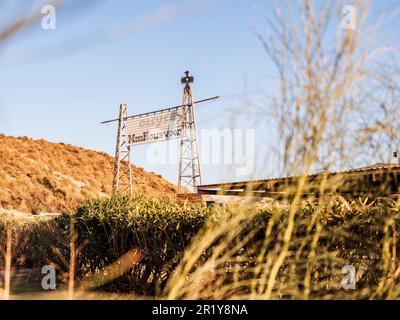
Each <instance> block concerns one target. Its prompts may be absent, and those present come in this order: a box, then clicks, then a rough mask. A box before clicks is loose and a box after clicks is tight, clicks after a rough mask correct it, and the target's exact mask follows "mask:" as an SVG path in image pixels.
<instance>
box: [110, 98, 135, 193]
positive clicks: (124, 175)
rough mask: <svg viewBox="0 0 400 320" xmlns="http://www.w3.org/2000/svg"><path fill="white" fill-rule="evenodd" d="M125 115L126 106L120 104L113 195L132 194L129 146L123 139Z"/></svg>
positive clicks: (126, 114)
mask: <svg viewBox="0 0 400 320" xmlns="http://www.w3.org/2000/svg"><path fill="white" fill-rule="evenodd" d="M127 117H128V106H127V105H126V104H121V105H120V107H119V119H118V131H117V144H116V148H115V166H114V179H113V195H115V194H117V193H128V194H132V166H131V148H130V147H129V146H126V141H125V132H126V119H127ZM124 163H125V164H126V165H127V168H124V166H123V164H124Z"/></svg>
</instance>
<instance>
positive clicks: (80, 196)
mask: <svg viewBox="0 0 400 320" xmlns="http://www.w3.org/2000/svg"><path fill="white" fill-rule="evenodd" d="M113 168H114V158H113V157H111V156H109V155H107V154H105V153H102V152H96V151H91V150H85V149H82V148H79V147H75V146H72V145H66V144H63V143H51V142H48V141H45V140H43V139H42V140H33V139H29V138H26V137H19V138H14V137H10V136H4V135H0V207H3V208H5V209H15V210H19V211H23V212H31V213H39V212H60V211H62V210H68V209H73V208H75V207H76V206H77V205H78V204H79V203H80V202H82V201H83V200H85V199H86V198H93V197H95V198H98V197H106V196H109V195H110V194H111V191H112V178H113ZM132 168H133V179H134V181H138V183H134V186H133V191H135V192H141V193H145V194H148V195H151V196H154V197H161V196H173V195H174V194H175V193H176V187H175V186H174V185H173V184H171V183H169V182H167V181H166V180H164V179H163V178H162V177H160V176H158V175H156V174H154V173H148V172H145V171H144V170H143V169H142V168H139V167H136V166H132Z"/></svg>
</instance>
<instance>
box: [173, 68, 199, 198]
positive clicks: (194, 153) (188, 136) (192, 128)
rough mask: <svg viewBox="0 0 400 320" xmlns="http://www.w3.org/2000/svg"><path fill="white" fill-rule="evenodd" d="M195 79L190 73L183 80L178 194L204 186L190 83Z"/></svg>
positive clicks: (187, 72) (186, 73)
mask: <svg viewBox="0 0 400 320" xmlns="http://www.w3.org/2000/svg"><path fill="white" fill-rule="evenodd" d="M193 80H194V79H193V77H192V76H189V71H186V72H185V76H184V77H183V78H182V79H181V83H182V84H184V85H185V86H184V88H183V103H182V106H183V110H182V131H181V142H180V159H179V180H178V192H179V193H181V192H182V188H187V189H192V190H193V191H194V192H196V191H197V186H199V185H202V184H203V179H202V175H201V162H200V153H199V147H198V143H197V132H196V115H195V110H194V103H193V95H192V89H191V87H190V83H193Z"/></svg>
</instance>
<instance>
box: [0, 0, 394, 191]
mask: <svg viewBox="0 0 400 320" xmlns="http://www.w3.org/2000/svg"><path fill="white" fill-rule="evenodd" d="M7 2H8V3H9V4H10V5H9V6H8V10H6V9H7V8H6V7H7V5H4V4H3V5H2V7H1V8H0V10H3V11H2V12H0V16H1V17H3V18H10V17H11V14H12V8H14V7H18V5H21V4H22V3H26V2H25V1H7ZM32 2H35V1H32ZM78 2H79V1H78ZM83 2H84V1H81V3H83ZM94 3H95V4H93V5H86V6H85V7H83V8H80V6H79V5H78V6H77V8H72V7H67V8H65V9H60V10H59V12H57V29H56V30H54V31H44V30H42V29H41V27H40V22H39V23H38V24H37V25H35V26H34V27H33V29H32V30H31V31H29V32H28V33H26V34H24V35H21V36H19V37H17V38H16V39H14V40H13V41H12V42H10V43H8V44H7V45H6V46H5V47H3V48H2V52H1V55H0V132H1V133H5V134H10V135H14V136H23V135H26V136H29V137H32V138H37V139H39V138H44V139H46V140H49V141H54V142H65V143H71V144H74V145H78V146H81V147H84V148H89V149H94V150H101V151H106V152H108V153H110V154H113V152H114V148H115V133H116V132H115V131H116V127H115V126H104V125H100V121H102V120H106V119H110V118H115V117H116V116H117V112H118V106H119V104H120V103H121V102H125V103H127V104H128V105H129V108H130V113H131V114H134V113H141V112H147V111H152V110H154V109H156V108H158V107H167V106H173V105H177V104H179V103H180V102H181V99H182V87H181V84H180V77H181V74H182V72H183V71H185V70H186V69H188V70H190V71H191V72H192V73H193V74H194V76H195V78H196V81H195V84H194V88H193V90H194V94H195V98H196V99H201V98H206V97H210V96H214V95H220V96H221V97H222V98H221V100H220V101H218V102H216V103H211V104H204V105H201V106H200V105H199V106H198V109H197V116H198V126H199V129H202V128H214V127H215V128H228V127H229V126H230V124H229V118H228V114H227V112H228V111H229V110H231V109H232V108H235V107H238V106H240V105H242V104H243V101H244V99H245V97H244V95H243V92H244V91H245V90H247V92H248V95H251V96H253V99H254V98H256V99H257V96H259V95H260V93H259V91H260V90H263V91H265V93H266V94H273V92H272V90H271V88H272V84H271V82H272V81H273V77H274V74H275V71H274V69H273V67H272V64H271V62H270V61H269V60H268V57H267V55H266V54H265V52H264V50H263V48H262V46H261V45H260V43H259V41H258V40H257V39H256V37H255V36H254V34H253V33H252V32H251V31H250V29H251V28H252V27H254V26H255V25H256V24H257V21H259V20H260V19H259V18H257V16H258V15H259V13H260V12H261V13H262V14H264V15H268V14H269V12H270V11H269V10H270V8H271V7H272V5H273V4H279V1H273V2H272V4H271V3H269V2H267V1H262V0H205V1H203V0H197V1H195V0H193V1H191V0H186V1H185V0H183V1H182V0H176V1H160V0H154V1H128V0H127V1H123V0H120V1H110V0H109V1H106V0H104V1H94ZM395 3H396V2H395V1H380V2H379V3H376V4H374V7H373V10H376V12H378V11H379V10H382V8H385V7H389V8H390V7H393V6H394V4H395ZM25 5H26V4H25ZM73 9H78V10H77V11H75V10H73ZM3 22H4V19H3V21H2V22H1V23H0V25H1V24H2V23H3ZM396 27H397V28H398V27H399V24H398V23H397V24H396V25H389V26H387V27H386V28H387V29H386V31H385V35H387V38H386V39H387V41H390V40H391V38H390V37H393V36H394V35H396V33H395V32H394V30H393V28H396ZM397 30H398V29H397ZM113 31H114V32H113ZM393 39H394V38H393ZM239 126H241V127H244V128H246V127H251V123H250V122H246V119H241V121H240V124H239ZM264 129H265V128H264ZM264 133H265V131H264ZM147 147H148V146H140V147H135V148H134V149H133V159H134V160H133V162H134V163H135V164H137V165H139V166H141V167H144V168H145V169H146V170H149V171H156V172H158V173H159V174H162V175H163V176H164V177H166V178H167V179H169V180H170V181H172V182H175V183H176V179H177V171H178V167H177V165H167V166H157V165H151V164H149V163H147V162H146V159H145V157H144V154H145V151H146V148H147ZM227 169H228V168H227V166H223V165H220V166H217V165H206V166H205V167H204V168H203V173H204V180H205V181H204V182H206V183H212V182H215V181H221V180H224V179H225V178H226V171H227ZM270 173H271V170H270V171H268V170H266V171H265V172H264V174H265V175H268V174H270Z"/></svg>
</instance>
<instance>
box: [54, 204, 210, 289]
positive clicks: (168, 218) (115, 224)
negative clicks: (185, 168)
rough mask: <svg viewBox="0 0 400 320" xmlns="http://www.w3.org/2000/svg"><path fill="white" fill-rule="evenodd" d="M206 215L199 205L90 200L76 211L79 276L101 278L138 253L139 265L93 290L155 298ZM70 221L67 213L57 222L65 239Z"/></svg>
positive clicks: (205, 211) (205, 209)
mask: <svg viewBox="0 0 400 320" xmlns="http://www.w3.org/2000/svg"><path fill="white" fill-rule="evenodd" d="M210 212H211V210H210V209H207V208H205V207H203V206H202V205H196V204H191V203H185V204H184V205H178V204H177V203H175V202H173V201H172V200H170V199H168V198H166V199H161V200H159V199H152V198H146V197H144V196H136V197H126V196H118V197H111V198H107V199H102V200H90V201H88V202H86V203H84V204H83V205H82V206H80V207H79V208H78V209H77V211H76V217H75V219H76V224H75V232H76V239H77V240H76V246H77V247H81V250H80V252H79V255H78V257H77V259H78V263H77V266H78V270H77V276H78V277H79V278H84V277H85V276H86V275H89V274H90V275H93V274H101V272H102V270H103V269H104V268H105V267H106V266H108V265H110V264H111V263H113V262H115V261H117V260H118V259H119V258H120V257H121V256H122V255H124V254H125V253H127V252H128V251H130V250H132V249H136V250H137V251H138V252H140V253H141V255H142V257H143V258H142V259H141V261H140V263H139V264H137V265H135V266H133V268H132V269H131V270H129V271H128V272H126V273H125V274H124V275H123V276H122V277H120V278H118V279H115V280H113V281H112V282H110V283H108V284H106V285H105V286H103V287H102V288H96V289H100V290H105V291H113V292H135V293H137V294H146V295H154V294H157V293H159V292H160V290H161V289H162V288H163V287H164V285H165V283H166V281H167V279H168V275H169V274H170V273H171V272H172V270H173V269H174V268H175V267H176V265H177V264H178V263H179V262H180V259H181V257H182V255H183V252H184V249H185V247H186V246H187V245H188V243H189V242H190V241H191V239H192V237H193V236H194V234H196V232H197V231H198V230H199V229H200V228H201V227H202V226H203V224H204V222H205V220H206V219H207V216H208V215H209V213H210ZM69 219H70V217H69V215H68V214H64V215H63V216H62V217H60V218H59V219H58V220H59V223H60V226H61V228H63V229H64V233H65V235H66V236H67V235H68V234H69V226H70V224H69Z"/></svg>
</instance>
